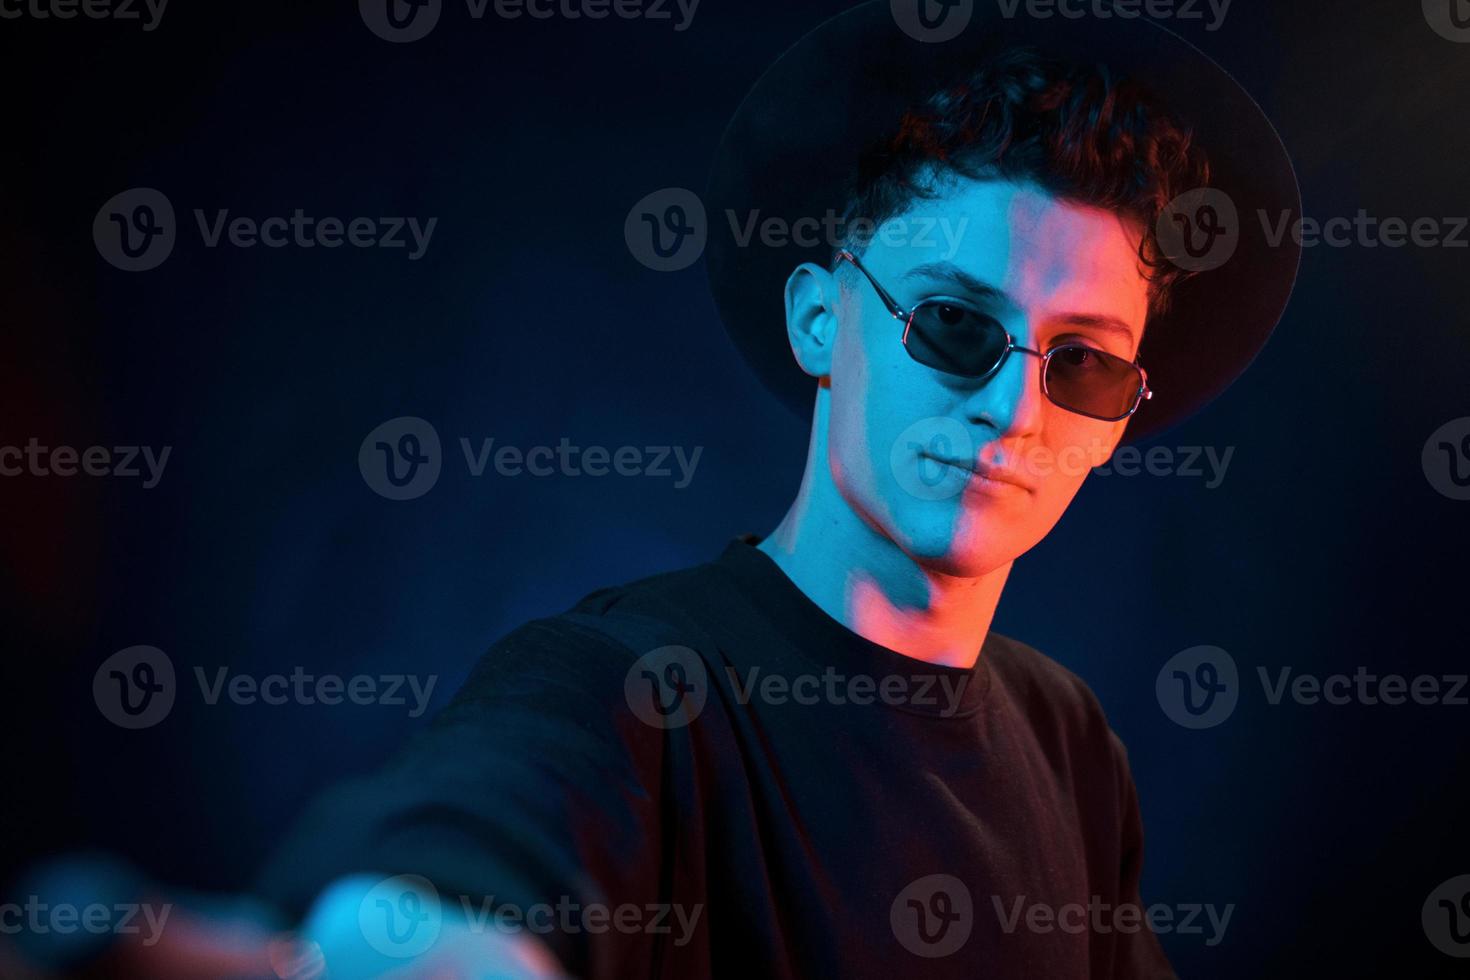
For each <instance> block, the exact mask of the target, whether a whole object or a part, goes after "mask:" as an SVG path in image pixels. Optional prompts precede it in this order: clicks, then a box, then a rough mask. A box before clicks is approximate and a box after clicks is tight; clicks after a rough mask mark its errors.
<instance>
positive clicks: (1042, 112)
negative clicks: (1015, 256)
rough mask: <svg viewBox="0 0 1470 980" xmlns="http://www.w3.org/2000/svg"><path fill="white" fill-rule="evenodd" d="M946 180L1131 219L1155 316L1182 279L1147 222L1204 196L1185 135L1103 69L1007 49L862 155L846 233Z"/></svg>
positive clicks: (1204, 165)
mask: <svg viewBox="0 0 1470 980" xmlns="http://www.w3.org/2000/svg"><path fill="white" fill-rule="evenodd" d="M947 173H955V174H959V175H962V176H965V177H971V178H977V179H983V178H1000V179H1008V180H1015V181H1029V182H1032V183H1034V184H1036V185H1037V186H1039V187H1041V188H1042V189H1044V190H1046V191H1047V192H1048V193H1050V194H1053V195H1055V196H1056V197H1058V198H1061V199H1064V200H1070V201H1075V202H1077V203H1080V204H1086V205H1090V206H1094V207H1100V208H1104V209H1106V210H1109V211H1114V212H1117V213H1119V214H1122V215H1124V216H1126V217H1128V218H1130V219H1133V220H1135V221H1137V223H1138V224H1139V226H1140V230H1141V232H1142V240H1141V241H1140V243H1139V259H1140V262H1141V265H1142V268H1143V270H1144V274H1145V275H1146V277H1147V279H1148V281H1149V308H1150V311H1151V312H1159V311H1161V310H1162V309H1164V308H1165V307H1166V305H1167V302H1168V296H1169V290H1170V288H1171V287H1172V286H1173V285H1175V284H1176V283H1177V282H1178V281H1179V280H1180V279H1182V278H1183V277H1184V276H1185V275H1187V273H1186V272H1185V271H1184V270H1183V269H1181V268H1179V267H1178V266H1176V265H1175V264H1174V263H1172V262H1170V261H1169V260H1168V259H1167V258H1166V257H1165V256H1164V254H1163V252H1162V251H1161V249H1160V246H1159V242H1158V238H1157V236H1156V234H1155V222H1156V220H1157V218H1158V214H1159V212H1160V211H1161V210H1162V209H1163V208H1164V206H1165V205H1167V204H1168V202H1169V201H1171V200H1173V199H1174V198H1175V197H1176V196H1178V195H1179V194H1181V193H1183V192H1185V191H1187V190H1192V189H1194V188H1197V187H1204V186H1207V185H1208V184H1209V177H1210V168H1209V161H1208V159H1207V157H1206V155H1205V153H1204V152H1203V150H1201V149H1200V148H1199V146H1197V145H1196V144H1195V142H1194V139H1193V134H1192V132H1191V131H1190V130H1189V129H1186V128H1184V127H1183V126H1181V125H1180V124H1179V123H1177V122H1176V121H1175V120H1173V119H1172V118H1170V117H1169V116H1168V115H1167V114H1166V113H1165V112H1164V111H1163V110H1162V109H1161V108H1160V107H1159V106H1158V105H1157V104H1156V103H1155V102H1154V101H1152V100H1151V99H1150V97H1149V95H1148V93H1147V92H1146V91H1145V90H1144V89H1143V88H1142V87H1141V86H1140V85H1138V84H1137V83H1135V82H1133V81H1131V80H1129V79H1126V78H1120V77H1117V76H1115V74H1114V73H1113V72H1112V71H1110V70H1109V69H1108V68H1107V67H1106V66H1105V65H1101V64H1077V63H1071V62H1064V61H1058V60H1055V59H1051V58H1046V57H1043V56H1041V55H1039V54H1037V53H1036V52H1035V51H1033V50H1032V49H1030V48H1018V49H1013V50H1011V51H1008V52H1006V53H1005V54H1003V55H1001V56H999V57H997V58H995V59H993V60H991V61H989V62H987V63H986V64H985V65H984V66H983V67H981V68H980V69H978V70H976V71H975V72H974V73H973V74H971V75H970V76H969V77H968V78H965V79H963V80H960V81H959V82H957V83H955V84H950V85H946V86H944V87H942V88H940V89H939V90H937V91H936V92H934V93H933V94H932V95H931V96H929V97H928V98H927V99H925V100H923V101H922V102H921V103H919V104H917V105H916V106H914V107H913V108H911V109H910V110H909V111H908V112H907V113H906V114H905V115H904V117H903V119H902V120H901V122H900V123H899V126H898V129H897V131H896V132H895V133H894V134H893V135H892V136H890V137H889V138H887V139H884V140H882V141H880V142H879V143H877V144H875V145H874V146H872V147H871V148H870V149H869V150H868V151H867V152H865V153H864V154H862V156H861V158H860V159H859V161H858V166H857V170H856V173H855V175H854V177H853V179H852V181H851V184H850V187H849V191H850V193H849V196H848V204H847V208H846V216H847V219H848V220H847V223H846V224H845V226H846V227H848V228H852V227H854V220H853V219H854V218H855V217H857V216H861V217H862V218H864V219H866V221H867V222H871V224H869V226H868V227H869V228H870V229H872V228H876V226H877V225H879V224H882V222H884V221H886V220H888V219H889V218H892V217H895V216H897V215H900V214H902V213H903V212H904V211H905V210H906V209H907V208H908V206H909V205H910V204H911V203H912V202H913V201H914V200H915V199H916V198H932V197H934V196H936V193H935V191H934V189H933V178H934V177H938V176H943V175H945V174H947ZM846 245H847V247H854V248H857V249H860V248H862V247H863V246H864V245H866V241H851V242H849V243H846Z"/></svg>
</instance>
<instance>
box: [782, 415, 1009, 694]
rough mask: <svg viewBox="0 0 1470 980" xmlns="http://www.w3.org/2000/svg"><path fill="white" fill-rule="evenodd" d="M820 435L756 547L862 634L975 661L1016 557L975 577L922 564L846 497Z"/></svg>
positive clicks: (939, 656)
mask: <svg viewBox="0 0 1470 980" xmlns="http://www.w3.org/2000/svg"><path fill="white" fill-rule="evenodd" d="M819 443H820V440H816V441H814V445H813V446H812V451H811V453H810V455H809V458H808V460H807V472H806V475H805V477H804V478H803V480H802V486H801V491H800V493H799V494H798V495H797V499H796V501H795V502H794V503H793V504H792V505H791V509H790V510H789V511H787V513H786V516H785V517H784V518H783V519H782V521H781V523H780V524H779V525H778V526H777V527H776V529H775V530H774V531H773V532H771V534H769V535H768V536H766V537H765V538H764V539H763V540H762V541H761V543H760V545H759V547H760V550H761V551H763V552H765V553H766V554H767V555H769V556H770V557H771V559H772V560H773V561H775V563H776V564H777V565H778V566H779V567H780V568H781V570H782V571H783V572H785V573H786V577H787V578H789V579H791V581H792V582H793V583H795V585H796V587H797V588H799V589H800V590H801V591H802V592H803V593H805V594H806V596H807V598H809V599H811V600H812V601H813V602H814V603H816V604H817V606H818V607H820V608H821V609H822V610H823V611H824V612H826V613H827V615H829V616H831V617H832V618H833V619H836V620H837V621H838V622H840V623H842V625H844V626H846V627H847V628H848V629H850V630H852V631H853V632H854V633H856V634H858V635H859V636H862V637H864V638H865V639H868V640H871V641H873V642H874V643H877V644H880V645H882V646H885V647H888V648H889V649H890V650H894V651H896V652H898V653H901V654H903V655H904V656H907V657H913V658H914V659H916V660H923V661H926V662H928V663H934V664H945V665H949V666H956V667H966V668H968V667H972V666H974V664H975V661H976V659H977V658H978V657H979V655H980V647H981V646H982V644H983V643H984V641H985V636H986V634H987V633H989V632H990V623H991V620H992V619H993V618H994V617H995V609H996V606H997V605H998V604H999V603H1000V595H1001V591H1002V589H1004V588H1005V583H1006V579H1007V577H1008V576H1009V575H1010V571H1011V563H1009V562H1008V563H1006V564H1005V565H1003V566H1001V567H999V568H997V569H995V570H994V571H991V572H989V573H987V574H985V575H982V576H980V577H978V578H962V577H958V576H954V575H947V574H944V573H942V572H936V571H933V570H932V569H929V568H926V567H924V566H923V565H921V564H920V563H919V562H918V561H916V560H915V559H914V558H913V557H912V556H910V555H908V554H907V553H905V552H904V551H903V549H902V548H900V547H899V546H898V545H897V544H895V543H894V542H893V541H892V540H890V539H889V538H888V537H887V536H885V535H884V534H883V533H882V532H880V531H879V530H877V529H876V528H875V527H874V526H873V525H872V524H870V523H869V522H868V521H866V520H864V519H863V518H862V517H861V516H859V515H858V514H856V513H854V512H853V510H852V508H851V507H849V506H848V505H847V502H846V501H845V500H844V499H842V497H841V494H840V493H839V492H838V491H837V489H836V487H835V486H834V485H832V483H831V481H830V478H829V477H828V474H827V471H826V463H825V451H824V449H825V447H823V446H821V445H820V444H819Z"/></svg>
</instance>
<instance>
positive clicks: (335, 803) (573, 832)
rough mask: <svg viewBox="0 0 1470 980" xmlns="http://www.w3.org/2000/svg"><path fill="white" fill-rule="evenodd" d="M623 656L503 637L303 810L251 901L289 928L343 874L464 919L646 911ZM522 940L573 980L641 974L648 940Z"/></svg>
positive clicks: (647, 821) (552, 636) (656, 806)
mask: <svg viewBox="0 0 1470 980" xmlns="http://www.w3.org/2000/svg"><path fill="white" fill-rule="evenodd" d="M635 656H636V655H635V654H634V653H632V652H631V651H629V650H628V649H627V648H625V647H623V646H622V645H621V644H619V643H617V642H616V641H614V640H612V639H610V638H609V637H607V636H605V635H603V634H601V633H599V632H597V631H594V630H591V629H588V628H585V627H583V626H580V625H577V624H574V623H571V622H568V621H566V620H562V619H551V620H539V621H537V622H533V623H529V624H527V625H526V626H523V627H521V628H520V629H518V630H516V631H515V632H513V633H511V634H510V635H509V636H507V637H505V638H504V639H503V640H501V641H500V642H498V643H496V644H495V646H494V647H493V648H492V649H491V650H490V651H489V652H488V653H487V654H486V655H485V656H484V657H483V658H482V659H481V661H480V662H479V664H478V665H477V666H476V668H475V669H474V671H473V672H472V674H471V676H470V678H469V680H468V681H467V683H466V684H465V686H464V687H463V689H462V690H461V691H460V692H459V693H458V695H457V696H456V697H455V699H454V700H453V702H452V703H451V704H450V705H449V706H448V707H447V708H446V709H445V710H444V711H443V712H441V713H440V714H439V715H438V716H436V718H435V719H434V720H433V721H432V722H431V724H430V725H429V727H428V728H427V729H426V730H425V731H423V732H422V733H420V734H419V735H418V736H417V737H416V738H414V739H413V740H412V741H411V742H410V743H409V744H408V745H406V746H405V747H404V748H403V749H402V750H401V751H400V752H399V753H398V754H397V755H396V756H395V757H394V758H393V759H392V760H391V762H390V763H389V764H387V765H386V766H384V767H383V768H382V769H381V770H379V771H377V772H375V773H373V774H372V775H369V776H367V777H365V778H361V779H356V780H353V781H351V782H348V783H346V784H344V785H341V786H339V787H337V788H335V789H333V790H331V791H329V792H328V793H326V794H325V795H324V796H323V797H322V798H321V799H319V800H318V801H317V802H316V803H315V804H314V805H313V806H312V807H311V808H310V809H309V810H308V812H307V815H306V816H305V818H304V819H303V820H302V821H301V823H300V824H299V825H298V827H297V828H296V830H295V832H294V833H293V834H292V835H291V836H290V837H289V838H288V841H287V843H286V845H285V846H284V847H283V848H281V850H280V851H279V852H278V853H277V855H276V856H275V858H274V860H273V861H272V862H271V863H270V864H269V865H268V866H267V868H266V870H265V872H264V874H263V875H262V876H261V878H260V884H259V891H260V893H261V894H262V895H263V897H265V898H267V899H269V900H271V901H273V902H274V903H275V904H276V905H277V906H279V907H280V908H281V909H282V911H284V912H286V913H287V914H288V915H291V916H293V917H297V918H299V917H300V916H301V915H302V914H303V913H304V912H305V911H306V909H307V908H308V907H309V906H310V904H311V902H312V900H313V899H314V898H315V897H316V895H317V894H318V893H319V892H320V891H321V889H322V888H323V887H324V886H326V885H327V884H329V883H330V882H332V881H334V880H336V879H338V878H340V877H343V876H346V875H349V874H359V873H369V874H382V875H384V876H390V875H400V874H403V875H419V876H422V877H424V878H426V879H428V880H429V881H430V882H431V883H432V884H433V885H434V887H435V889H436V890H437V891H438V892H439V893H440V900H441V902H442V903H443V904H444V906H445V907H446V908H450V909H458V908H461V907H463V908H464V909H465V910H466V911H467V912H468V913H469V914H471V915H480V914H483V913H484V912H485V911H486V910H489V911H491V912H493V911H494V910H495V909H497V908H500V907H502V906H503V905H504V904H506V903H508V904H509V905H511V906H513V907H514V908H517V909H519V910H521V913H522V914H525V912H526V910H528V909H530V908H531V907H532V906H534V905H538V904H542V905H550V906H552V907H553V908H555V907H556V906H557V905H558V903H561V904H562V905H567V906H571V907H573V908H586V907H587V906H588V905H590V904H594V903H596V904H602V905H607V906H611V907H616V906H617V905H620V904H623V903H635V904H638V905H639V906H640V907H641V906H643V905H645V904H647V903H651V902H656V901H659V900H660V895H659V889H660V869H661V867H662V865H663V863H664V862H662V861H661V855H660V853H659V840H660V838H661V834H660V832H659V831H660V828H659V823H660V812H659V811H660V789H661V787H660V773H661V769H662V759H663V752H664V745H663V739H662V735H663V733H662V732H661V731H660V730H658V729H656V728H654V727H652V726H649V725H645V724H643V723H642V722H640V721H639V720H638V719H637V717H636V716H635V715H634V714H633V713H632V712H631V711H630V710H628V708H627V705H626V703H625V701H624V699H623V690H624V687H623V681H624V678H625V676H626V673H627V670H628V668H629V667H630V665H631V664H632V663H633V661H634V658H635ZM537 938H539V939H540V940H541V941H542V942H544V943H546V945H547V946H549V947H550V948H551V950H552V951H553V952H554V953H556V955H557V956H558V958H559V959H560V960H561V962H562V964H563V966H565V967H566V968H567V969H568V970H570V971H571V972H572V973H573V974H574V975H579V976H580V975H589V974H594V975H623V974H635V973H639V972H642V973H646V972H648V971H647V969H646V966H647V963H646V961H647V959H648V957H649V956H650V955H651V951H650V950H649V949H648V948H646V947H647V946H648V945H649V942H650V937H648V936H641V937H640V936H637V935H620V934H619V933H618V932H617V931H616V930H607V931H606V932H604V933H601V934H598V935H596V936H591V935H589V934H588V933H587V932H586V931H585V930H577V929H571V930H565V931H563V930H560V929H556V930H555V931H553V932H551V933H549V934H538V935H537ZM640 940H641V942H640Z"/></svg>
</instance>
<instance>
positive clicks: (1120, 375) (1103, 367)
mask: <svg viewBox="0 0 1470 980" xmlns="http://www.w3.org/2000/svg"><path fill="white" fill-rule="evenodd" d="M1045 381H1046V391H1047V394H1048V396H1050V398H1051V400H1052V401H1054V402H1056V403H1057V404H1058V405H1060V406H1061V407H1063V408H1066V409H1070V410H1071V411H1073V412H1079V413H1081V414H1082V415H1090V416H1092V417H1093V418H1097V419H1106V420H1117V419H1121V418H1123V417H1124V416H1126V415H1127V414H1128V413H1129V412H1131V411H1132V410H1133V406H1134V405H1135V404H1136V403H1137V401H1138V392H1139V390H1140V389H1141V388H1142V387H1143V376H1142V375H1141V374H1140V373H1139V370H1138V365H1136V364H1134V363H1133V362H1132V361H1125V360H1123V359H1122V358H1121V357H1116V356H1114V355H1112V354H1108V353H1104V352H1103V351H1100V350H1094V349H1093V348H1091V347H1084V346H1082V345H1080V344H1069V345H1067V346H1065V347H1058V348H1057V349H1056V350H1055V351H1053V352H1052V355H1051V357H1050V358H1049V359H1048V360H1047V362H1046V378H1045Z"/></svg>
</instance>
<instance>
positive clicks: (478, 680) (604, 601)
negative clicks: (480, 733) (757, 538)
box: [462, 562, 715, 697]
mask: <svg viewBox="0 0 1470 980" xmlns="http://www.w3.org/2000/svg"><path fill="white" fill-rule="evenodd" d="M714 575H715V572H714V571H713V569H712V567H711V563H708V562H706V563H703V564H699V565H692V566H688V567H685V568H679V569H674V570H671V571H666V572H659V573H657V574H654V575H649V576H645V577H643V578H639V579H634V580H632V581H629V582H625V583H623V584H620V585H613V586H607V587H604V588H600V589H597V590H595V591H593V592H590V593H588V594H587V595H585V596H583V597H582V598H581V599H579V600H578V601H577V602H576V603H575V604H573V605H572V606H571V607H570V608H568V609H565V610H563V611H562V612H559V613H554V614H551V615H548V616H543V617H539V618H536V619H532V620H529V621H527V622H525V623H523V624H521V625H520V626H517V627H516V628H514V629H512V630H511V631H510V632H509V633H507V634H505V635H504V636H502V637H501V638H500V639H499V640H497V641H495V643H494V644H492V645H491V647H490V649H489V650H487V651H486V652H485V653H484V654H483V655H482V656H481V657H480V660H479V661H478V663H477V664H476V665H475V667H474V669H473V671H472V672H471V674H470V677H469V679H468V681H467V682H466V684H465V688H464V691H463V692H462V695H467V696H471V697H473V696H475V695H476V694H477V693H483V692H484V691H486V690H488V689H490V688H494V687H501V686H504V684H505V682H507V681H508V680H510V679H512V678H516V677H521V678H526V677H539V678H546V679H549V678H550V677H551V676H556V677H559V678H560V679H561V681H562V682H563V683H577V682H578V680H580V681H581V682H583V683H584V684H595V685H598V686H601V687H615V688H616V689H617V690H619V691H620V690H621V685H622V678H623V677H624V675H626V673H627V671H628V670H630V669H631V667H632V665H633V663H634V662H636V661H637V660H638V659H639V658H640V657H642V656H644V655H645V654H647V653H649V652H651V651H653V650H656V649H657V648H659V647H663V646H668V645H672V644H688V645H694V644H696V643H697V633H698V629H699V627H698V623H697V621H696V617H695V616H694V615H693V614H692V613H691V608H692V607H693V606H694V605H695V604H696V603H697V599H698V597H699V596H700V595H701V594H707V593H708V592H709V590H710V589H711V587H712V580H713V578H714ZM607 682H616V683H615V684H613V685H608V684H607Z"/></svg>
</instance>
